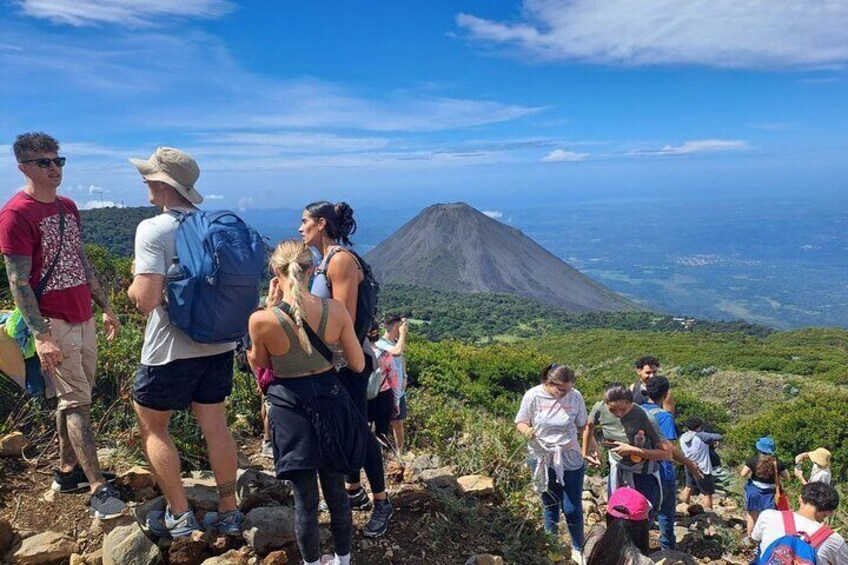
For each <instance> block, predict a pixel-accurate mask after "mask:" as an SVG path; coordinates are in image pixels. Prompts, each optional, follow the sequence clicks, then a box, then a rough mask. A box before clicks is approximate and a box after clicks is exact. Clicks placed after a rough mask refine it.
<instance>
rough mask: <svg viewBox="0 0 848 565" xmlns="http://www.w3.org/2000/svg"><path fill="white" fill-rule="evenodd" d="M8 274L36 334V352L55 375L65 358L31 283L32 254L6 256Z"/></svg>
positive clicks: (46, 367)
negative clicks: (29, 255)
mask: <svg viewBox="0 0 848 565" xmlns="http://www.w3.org/2000/svg"><path fill="white" fill-rule="evenodd" d="M3 258H4V259H5V261H6V275H7V276H8V277H9V287H10V289H11V291H12V298H14V300H15V306H17V307H18V308H19V309H20V311H21V315H22V316H23V319H24V322H26V325H27V326H28V327H29V329H30V331H32V333H33V335H34V336H35V351H36V352H37V353H38V358H39V359H40V360H41V366H42V367H43V368H44V370H45V371H46V372H47V373H50V374H52V373H53V369H55V368H56V365H58V364H59V363H60V362H61V361H62V351H61V350H60V349H59V346H58V345H57V344H56V342H55V341H54V340H53V336H52V335H51V334H50V324H49V323H48V322H47V320H45V319H44V317H43V316H42V315H41V310H40V309H39V308H38V300H36V298H35V291H34V290H33V288H32V286H30V284H29V276H30V273H31V272H32V257H27V256H24V255H4V256H3Z"/></svg>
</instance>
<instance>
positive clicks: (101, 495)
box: [88, 483, 128, 520]
mask: <svg viewBox="0 0 848 565" xmlns="http://www.w3.org/2000/svg"><path fill="white" fill-rule="evenodd" d="M88 505H89V510H88V513H89V514H91V517H92V518H99V519H101V520H111V519H113V518H119V517H121V516H124V515H125V514H127V512H128V511H127V503H126V502H124V501H123V500H121V495H120V493H119V492H118V489H116V488H115V487H113V486H112V485H110V484H109V483H106V484H102V485H100V486H99V487H97V490H95V491H94V494H92V495H91V500H89V501H88Z"/></svg>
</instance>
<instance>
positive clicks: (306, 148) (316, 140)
mask: <svg viewBox="0 0 848 565" xmlns="http://www.w3.org/2000/svg"><path fill="white" fill-rule="evenodd" d="M200 141H202V142H207V143H212V144H222V145H227V146H228V147H224V148H222V149H223V150H225V151H226V150H229V149H230V147H229V146H231V145H246V146H250V147H257V146H258V147H257V148H258V149H265V150H272V151H274V152H286V153H308V152H313V151H368V150H374V149H382V148H384V147H386V146H388V145H389V140H388V139H385V138H381V137H344V136H340V135H334V134H328V133H309V132H283V133H251V132H232V133H222V134H219V135H209V136H204V135H202V136H200Z"/></svg>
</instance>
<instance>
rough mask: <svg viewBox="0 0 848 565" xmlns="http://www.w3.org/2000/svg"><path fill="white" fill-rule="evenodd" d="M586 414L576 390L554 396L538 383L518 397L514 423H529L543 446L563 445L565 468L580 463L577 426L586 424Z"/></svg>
mask: <svg viewBox="0 0 848 565" xmlns="http://www.w3.org/2000/svg"><path fill="white" fill-rule="evenodd" d="M587 420H588V415H587V413H586V402H585V401H584V400H583V395H582V394H580V391H579V390H577V389H575V388H573V389H571V391H569V393H568V394H566V395H565V396H563V397H562V398H556V397H555V396H553V395H551V394H550V393H548V392H547V391H546V390H545V386H544V385H538V386H535V387H533V388H531V389H530V390H528V391H527V392H526V393H524V398H522V399H521V407H520V408H519V409H518V414H517V415H516V416H515V423H516V424H517V423H519V422H524V423H526V424H530V425H531V426H533V429H534V430H535V431H536V437H537V438H539V439H540V440H541V441H543V442H544V443H546V444H547V445H556V446H563V447H564V448H565V449H564V451H563V457H564V461H563V463H564V467H565V469H566V470H574V469H579V468H580V467H582V466H583V455H582V453H581V451H580V444H579V443H578V441H577V428H582V427H583V426H585V425H586V421H587Z"/></svg>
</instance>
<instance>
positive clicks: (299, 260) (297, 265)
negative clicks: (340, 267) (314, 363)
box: [270, 239, 312, 355]
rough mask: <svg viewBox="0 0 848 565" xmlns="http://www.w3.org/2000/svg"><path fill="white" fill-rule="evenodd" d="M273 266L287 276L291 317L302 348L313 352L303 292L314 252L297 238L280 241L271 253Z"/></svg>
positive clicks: (309, 352)
mask: <svg viewBox="0 0 848 565" xmlns="http://www.w3.org/2000/svg"><path fill="white" fill-rule="evenodd" d="M270 263H271V268H272V269H273V270H274V271H276V272H277V273H278V274H279V275H280V276H283V277H285V278H286V282H287V283H288V285H289V293H290V294H291V317H292V320H294V323H295V326H297V340H298V342H299V343H300V346H301V348H303V350H304V351H305V352H306V353H307V354H308V355H311V354H312V344H311V343H310V342H309V336H308V335H307V334H306V329H305V328H304V326H303V324H304V323H305V322H304V319H303V305H302V300H303V294H304V292H305V290H304V286H305V283H306V281H305V280H304V279H305V276H304V275H305V274H306V271H307V270H308V269H309V267H311V266H312V253H311V252H310V251H309V248H308V247H307V246H306V245H305V244H304V243H303V242H302V241H299V240H296V239H289V240H286V241H282V242H280V243H279V244H278V245H277V247H276V248H275V249H274V252H273V253H272V254H271V260H270Z"/></svg>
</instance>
